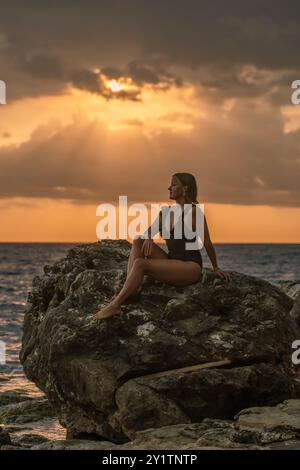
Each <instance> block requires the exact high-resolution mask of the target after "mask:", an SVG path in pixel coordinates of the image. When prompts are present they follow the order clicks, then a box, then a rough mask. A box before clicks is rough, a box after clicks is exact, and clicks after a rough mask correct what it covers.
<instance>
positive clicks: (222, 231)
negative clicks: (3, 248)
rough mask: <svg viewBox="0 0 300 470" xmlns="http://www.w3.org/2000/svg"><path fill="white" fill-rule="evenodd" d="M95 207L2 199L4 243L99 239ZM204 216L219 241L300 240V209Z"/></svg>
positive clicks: (236, 209)
mask: <svg viewBox="0 0 300 470" xmlns="http://www.w3.org/2000/svg"><path fill="white" fill-rule="evenodd" d="M166 203H170V201H166ZM171 203H172V202H171ZM5 205H7V207H4V206H5ZM96 207H97V205H92V204H84V205H78V204H72V203H69V202H65V201H61V202H53V201H52V200H51V199H43V200H40V201H38V202H37V201H35V200H26V201H25V200H18V204H16V202H15V203H11V201H9V200H6V201H3V202H2V206H1V222H2V224H1V225H2V228H1V241H11V242H12V241H15V242H22V241H23V242H26V241H27V242H32V241H40V242H49V241H58V242H74V241H75V242H94V241H97V236H96V225H97V223H98V221H99V220H100V218H99V217H96ZM205 215H206V218H207V222H208V225H209V229H210V234H211V239H212V241H213V242H215V243H233V242H237V243H241V242H245V243H247V242H248V243H299V242H300V239H299V220H300V209H295V208H280V209H279V208H275V207H273V208H272V207H268V206H252V207H249V206H239V205H230V204H228V205H226V204H205ZM149 220H150V219H149Z"/></svg>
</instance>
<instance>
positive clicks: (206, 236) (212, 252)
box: [203, 216, 231, 281]
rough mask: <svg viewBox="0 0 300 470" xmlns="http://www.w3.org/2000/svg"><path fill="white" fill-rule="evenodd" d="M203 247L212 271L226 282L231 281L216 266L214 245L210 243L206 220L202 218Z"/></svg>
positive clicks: (228, 276)
mask: <svg viewBox="0 0 300 470" xmlns="http://www.w3.org/2000/svg"><path fill="white" fill-rule="evenodd" d="M203 244H204V246H205V249H206V252H207V255H208V257H209V259H210V261H211V264H212V266H213V269H214V271H215V272H216V273H217V274H218V275H219V276H220V277H222V278H224V279H225V280H226V281H230V280H231V276H230V274H229V273H228V272H226V271H223V270H222V269H221V268H219V266H218V262H217V255H216V250H215V247H214V245H213V244H212V241H211V239H210V235H209V230H208V225H207V221H206V218H205V216H204V243H203Z"/></svg>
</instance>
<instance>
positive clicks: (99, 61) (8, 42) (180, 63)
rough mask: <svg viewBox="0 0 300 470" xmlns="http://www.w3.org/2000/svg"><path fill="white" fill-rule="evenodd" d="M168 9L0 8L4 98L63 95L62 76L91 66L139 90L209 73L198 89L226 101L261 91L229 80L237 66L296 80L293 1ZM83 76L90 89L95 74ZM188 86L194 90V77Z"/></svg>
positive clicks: (297, 34) (102, 5)
mask: <svg viewBox="0 0 300 470" xmlns="http://www.w3.org/2000/svg"><path fill="white" fill-rule="evenodd" d="M171 3H172V5H170V2H162V1H158V0H153V1H151V2H148V1H141V0H130V1H128V0H111V1H110V2H99V1H92V0H91V1H89V2H85V4H84V6H83V3H82V1H81V2H80V1H78V0H72V1H70V0H63V1H61V2H54V3H53V2H52V3H51V4H50V3H49V2H46V1H44V0H39V1H37V0H27V1H26V2H20V1H17V0H11V1H10V2H5V3H4V4H3V5H2V6H1V17H0V47H1V51H2V52H3V58H2V59H0V67H1V71H4V72H2V73H4V74H5V75H6V78H7V81H8V83H9V85H10V90H11V91H10V99H14V98H18V97H21V96H39V95H42V94H51V93H53V94H54V93H61V92H62V89H63V87H64V86H65V82H64V81H63V80H60V79H61V76H62V74H63V71H67V72H66V73H67V75H69V74H70V73H71V74H72V73H76V72H72V71H74V70H75V71H84V70H85V71H86V74H88V73H90V75H91V74H92V71H93V70H94V69H95V68H99V69H101V70H102V69H103V70H106V73H107V74H108V75H112V76H113V75H117V76H121V75H123V74H124V73H128V75H129V76H131V77H132V78H133V80H135V81H136V83H137V84H138V85H139V86H142V85H143V84H145V83H148V84H150V83H152V84H153V85H155V84H159V83H164V86H165V87H166V88H167V87H168V86H172V85H174V86H180V84H181V83H182V80H185V78H186V77H185V76H184V77H182V79H181V78H177V77H176V74H175V75H174V74H171V73H170V68H173V71H174V68H176V67H180V68H182V69H184V68H186V69H188V70H191V71H194V72H196V71H198V70H201V68H209V69H210V70H211V75H210V76H209V77H207V80H206V83H204V85H206V84H209V83H210V82H211V83H215V84H216V85H217V86H219V87H221V88H222V89H223V90H224V92H223V93H224V94H225V95H228V96H229V95H230V96H240V95H248V96H254V95H255V94H257V93H261V92H263V91H264V85H263V83H253V84H249V83H246V82H245V81H244V82H243V81H241V79H240V78H239V77H238V76H237V73H238V68H239V67H241V66H243V65H245V64H246V65H247V64H248V65H249V64H250V65H253V66H255V67H256V68H257V69H268V70H274V71H276V70H282V71H287V70H289V71H290V72H291V74H294V77H293V79H295V78H298V76H297V74H298V75H299V72H300V69H299V67H298V53H299V42H300V28H299V23H300V4H299V2H298V1H296V0H290V1H289V3H288V4H287V5H285V6H284V7H283V6H282V1H280V0H265V1H263V2H262V1H261V0H260V1H258V0H253V1H251V2H241V1H240V0H228V1H226V2H224V0H222V1H221V0H215V1H214V2H211V1H208V0H187V1H186V2H185V3H184V5H183V3H182V0H173V1H172V2H171ZM214 71H215V72H216V71H217V72H218V75H217V76H216V75H213V72H214ZM22 72H23V73H24V76H23V75H22ZM26 73H27V74H30V77H31V80H29V79H28V78H26V76H25V74H26ZM224 74H225V75H226V74H227V77H226V76H224ZM230 74H231V77H230ZM42 77H43V78H44V80H41V78H42ZM53 79H54V80H55V79H57V81H54V80H53ZM86 79H87V80H88V86H89V87H90V88H92V89H93V88H94V86H95V84H93V83H92V82H93V77H92V76H90V77H89V78H87V77H86ZM194 80H195V82H196V83H199V82H197V75H195V76H194ZM279 80H280V79H279ZM82 82H85V80H84V79H83V80H81V86H84V85H83V84H82ZM200 83H201V82H200ZM282 86H284V85H282ZM162 88H163V87H162ZM275 95H276V93H275ZM279 96H282V93H281V92H279V93H278V94H277V95H276V96H275V98H274V104H276V103H278V102H280V98H279ZM119 97H120V98H126V93H125V92H124V91H123V92H122V93H120V95H119ZM129 99H138V98H137V96H133V97H129Z"/></svg>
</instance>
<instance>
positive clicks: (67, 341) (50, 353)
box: [20, 240, 300, 443]
mask: <svg viewBox="0 0 300 470" xmlns="http://www.w3.org/2000/svg"><path fill="white" fill-rule="evenodd" d="M129 249H130V244H129V243H128V242H127V241H125V240H122V241H108V240H107V241H101V242H97V243H94V244H84V245H79V246H77V247H75V248H73V249H71V250H70V251H69V252H68V254H67V256H66V258H64V259H62V260H60V261H59V262H57V263H55V264H54V265H52V266H45V268H44V274H43V275H41V276H37V277H35V278H34V281H33V287H32V291H31V292H30V294H29V297H28V301H29V304H30V307H29V308H28V311H27V312H26V315H25V320H24V334H23V343H22V351H21V354H20V359H21V362H22V364H23V366H24V370H25V373H26V375H27V377H28V378H29V379H30V380H32V381H34V382H35V383H36V384H37V385H38V387H40V388H41V389H42V390H43V391H44V392H45V394H46V395H47V397H48V399H49V401H50V403H51V405H52V406H53V407H54V409H55V411H56V413H57V414H58V416H59V418H60V422H61V423H62V424H63V425H64V426H65V427H66V428H67V430H68V436H69V437H77V438H79V437H87V436H90V437H97V438H99V439H103V440H110V441H113V442H116V443H122V442H126V441H128V440H129V439H133V438H134V437H135V436H136V433H137V432H139V431H143V430H145V429H147V428H159V427H162V426H170V425H179V424H186V425H188V424H189V423H195V422H201V421H202V420H203V419H205V418H210V419H219V418H223V419H232V418H233V417H234V415H235V414H237V413H238V412H239V411H240V410H242V409H243V408H248V407H253V406H267V405H271V406H273V405H276V404H278V403H279V402H281V401H283V400H286V399H288V398H295V397H298V396H300V387H299V370H298V369H297V367H296V366H293V364H292V362H291V354H292V352H293V350H292V348H291V345H292V342H293V341H294V340H295V339H300V330H299V326H298V325H297V324H296V322H295V320H294V318H292V317H291V315H290V311H291V309H292V307H293V299H291V298H290V297H289V296H287V295H286V294H285V293H284V292H283V291H281V290H280V289H279V288H278V287H276V286H274V285H272V284H270V283H268V282H267V281H264V280H262V279H259V278H257V277H253V276H247V275H244V274H241V273H238V272H234V271H231V276H232V280H231V282H229V283H227V282H226V281H225V280H223V279H221V278H220V277H219V276H217V274H216V273H214V272H213V271H212V270H210V269H208V268H205V269H204V271H203V276H202V279H201V280H200V281H199V282H198V283H196V284H193V285H190V286H188V287H180V288H179V287H174V286H170V285H167V284H162V283H160V282H158V281H155V280H153V279H152V278H151V277H150V276H145V279H144V282H143V286H142V292H141V294H140V295H135V296H132V298H130V299H128V300H127V302H126V303H125V304H124V305H123V306H122V310H123V311H122V314H121V315H118V316H115V317H112V318H109V319H106V320H102V321H97V320H94V319H93V313H94V312H95V311H96V310H97V309H99V308H100V307H101V306H102V305H103V304H104V303H106V301H108V300H109V299H110V298H111V296H112V295H113V293H114V292H116V291H118V290H119V289H120V287H121V286H122V284H123V282H124V280H125V277H126V268H127V259H128V254H129ZM185 368H187V369H185ZM178 369H179V370H178ZM182 369H183V370H182Z"/></svg>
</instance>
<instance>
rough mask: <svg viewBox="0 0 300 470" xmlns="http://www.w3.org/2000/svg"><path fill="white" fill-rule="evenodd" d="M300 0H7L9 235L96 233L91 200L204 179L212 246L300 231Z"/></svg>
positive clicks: (2, 66)
mask: <svg viewBox="0 0 300 470" xmlns="http://www.w3.org/2000/svg"><path fill="white" fill-rule="evenodd" d="M299 51H300V4H299V2H296V1H290V2H288V4H285V7H284V8H283V7H282V1H279V0H272V1H271V0H270V1H262V0H261V1H256V0H254V1H253V0H252V1H249V2H242V1H240V0H236V1H232V0H229V1H224V0H223V1H202V0H198V1H193V0H185V1H182V0H180V1H178V0H172V1H171V0H168V1H166V0H165V1H164V0H160V1H156V0H151V1H145V0H139V1H137V0H119V1H115V0H110V1H101V0H99V1H77V0H72V1H71V0H70V1H66V0H62V1H52V2H49V1H47V2H46V1H43V0H42V1H41V0H39V1H33V0H27V1H26V2H25V1H24V2H22V1H14V0H10V1H9V2H3V5H2V4H1V7H0V79H1V80H4V81H5V82H6V86H7V96H6V100H7V104H5V105H0V217H1V230H0V241H59V242H65V241H76V242H77V241H78V242H81V241H96V240H97V237H96V225H97V222H98V221H99V218H97V217H96V208H97V206H98V205H99V204H101V203H106V202H110V203H112V204H115V205H117V204H118V198H119V195H127V196H128V204H130V203H133V202H147V203H149V204H150V203H151V202H153V203H159V202H165V203H170V201H169V200H168V191H167V188H168V186H169V184H170V180H171V176H172V174H173V173H176V172H180V171H183V172H190V173H193V174H194V175H195V177H196V180H197V183H198V191H199V193H198V200H199V202H201V203H203V204H204V207H205V213H206V216H207V221H208V224H209V228H210V233H211V238H212V241H213V242H216V243H220V242H226V243H227V242H240V243H243V242H257V243H259V242H270V243H274V242H279V243H281V242H282V243H300V184H299V182H300V105H299V106H296V105H293V104H292V103H291V93H292V89H291V83H292V81H293V80H297V79H300V64H299Z"/></svg>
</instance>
